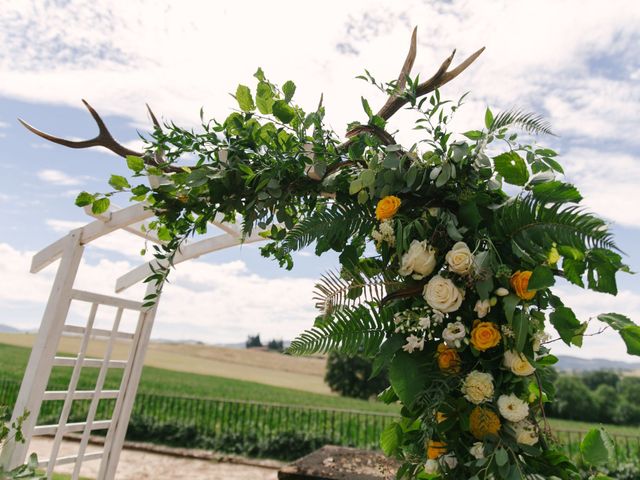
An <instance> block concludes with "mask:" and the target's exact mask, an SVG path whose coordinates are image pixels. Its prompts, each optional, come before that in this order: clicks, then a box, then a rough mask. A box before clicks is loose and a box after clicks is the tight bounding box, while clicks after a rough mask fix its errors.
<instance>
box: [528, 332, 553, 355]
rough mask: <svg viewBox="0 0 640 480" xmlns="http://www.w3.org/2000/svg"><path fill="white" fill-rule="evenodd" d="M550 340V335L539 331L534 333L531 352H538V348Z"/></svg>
mask: <svg viewBox="0 0 640 480" xmlns="http://www.w3.org/2000/svg"><path fill="white" fill-rule="evenodd" d="M550 338H551V335H549V334H548V333H547V332H545V331H544V330H540V331H538V332H536V333H534V334H533V342H532V343H533V351H534V352H539V351H540V348H541V347H542V344H543V343H545V342H548V341H549V339H550Z"/></svg>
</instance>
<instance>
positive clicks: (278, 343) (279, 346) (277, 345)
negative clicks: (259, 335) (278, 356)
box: [267, 339, 284, 352]
mask: <svg viewBox="0 0 640 480" xmlns="http://www.w3.org/2000/svg"><path fill="white" fill-rule="evenodd" d="M267 348H268V349H269V350H275V351H276V352H282V351H284V342H283V341H282V340H276V339H273V340H271V341H270V342H269V343H267Z"/></svg>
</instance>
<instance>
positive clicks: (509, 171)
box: [493, 151, 529, 186]
mask: <svg viewBox="0 0 640 480" xmlns="http://www.w3.org/2000/svg"><path fill="white" fill-rule="evenodd" d="M493 162H494V164H495V167H496V171H497V172H498V173H499V174H500V175H502V177H503V178H504V181H505V182H507V183H510V184H512V185H521V186H522V185H524V184H526V183H527V180H529V170H527V164H526V163H525V161H524V159H523V158H522V157H521V156H520V155H518V154H517V153H516V152H513V151H511V152H505V153H502V154H500V155H498V156H497V157H494V158H493Z"/></svg>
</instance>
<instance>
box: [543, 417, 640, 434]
mask: <svg viewBox="0 0 640 480" xmlns="http://www.w3.org/2000/svg"><path fill="white" fill-rule="evenodd" d="M549 423H551V427H552V428H553V429H554V430H585V431H586V430H589V429H590V428H593V427H594V426H599V425H602V426H603V427H604V428H605V430H606V431H607V432H609V433H610V434H612V435H633V436H636V437H638V436H640V427H633V426H627V425H610V424H599V423H598V424H595V423H589V422H578V421H575V420H561V419H559V418H551V419H549Z"/></svg>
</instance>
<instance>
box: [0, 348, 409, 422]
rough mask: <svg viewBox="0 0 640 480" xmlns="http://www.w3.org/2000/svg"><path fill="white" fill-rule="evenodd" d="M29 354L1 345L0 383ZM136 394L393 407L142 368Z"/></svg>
mask: <svg viewBox="0 0 640 480" xmlns="http://www.w3.org/2000/svg"><path fill="white" fill-rule="evenodd" d="M29 352H30V350H29V349H28V348H25V347H16V346H12V345H6V344H0V365H2V370H1V371H0V379H2V380H12V381H17V382H19V381H21V379H22V374H23V372H24V370H25V368H26V365H27V361H28V359H29ZM97 373H98V369H95V368H90V369H85V370H84V371H83V373H82V376H81V378H80V382H79V386H78V389H90V388H91V387H92V386H93V385H95V379H96V376H97ZM70 374H71V369H70V368H60V367H58V368H55V369H54V370H53V372H52V376H51V380H50V382H49V387H50V388H52V389H60V388H63V387H64V386H65V385H66V384H67V383H68V378H69V375H70ZM120 375H121V372H120V371H119V370H115V371H112V372H111V373H110V375H109V376H108V377H107V382H106V384H107V385H106V387H105V388H117V386H118V385H119V382H120ZM138 392H139V393H153V394H158V395H185V396H187V395H188V396H194V397H207V398H220V399H228V400H249V401H257V402H268V403H282V404H288V405H304V406H307V407H324V408H340V409H349V410H363V411H371V412H382V413H384V412H387V413H393V412H395V411H397V408H396V407H394V406H388V405H384V404H382V403H379V402H375V401H365V400H357V399H351V398H344V397H339V396H336V395H322V394H317V393H310V392H305V391H302V390H293V389H289V388H281V387H273V386H270V385H263V384H260V383H255V382H247V381H243V380H233V379H229V378H222V377H214V376H209V375H199V374H194V373H185V372H174V371H172V370H164V369H159V368H154V367H147V366H145V367H144V369H143V372H142V379H141V381H140V387H139V389H138Z"/></svg>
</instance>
